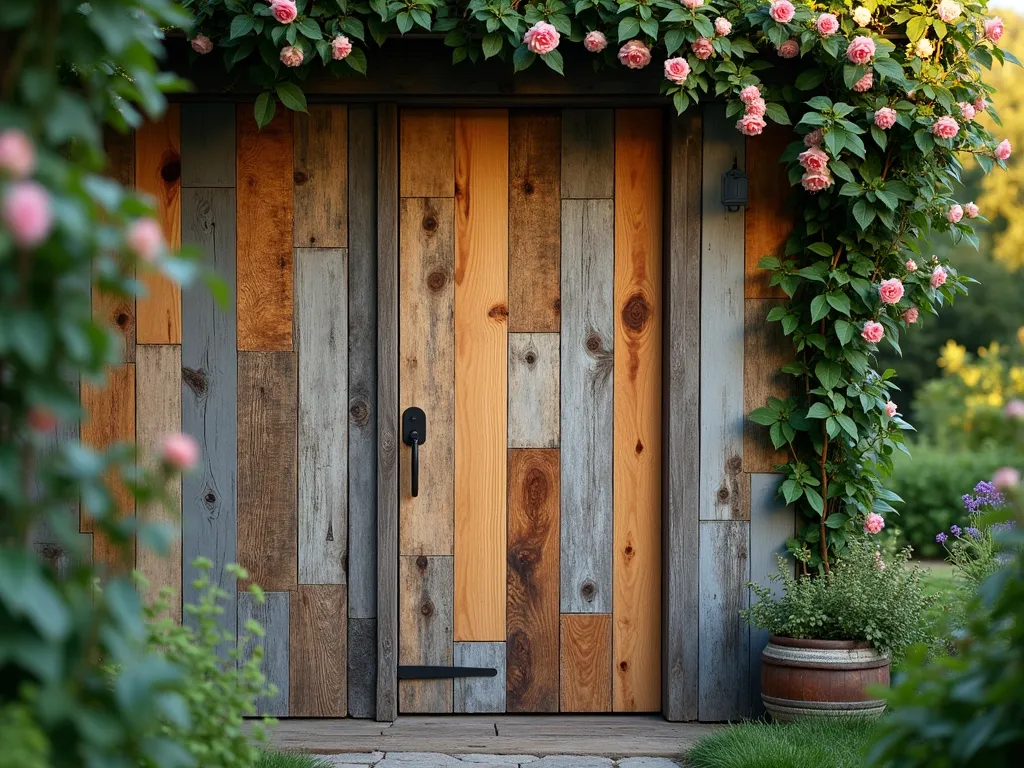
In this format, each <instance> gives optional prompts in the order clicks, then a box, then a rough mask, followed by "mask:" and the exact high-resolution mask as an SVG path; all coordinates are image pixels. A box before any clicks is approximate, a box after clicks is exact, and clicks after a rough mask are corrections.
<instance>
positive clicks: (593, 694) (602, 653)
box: [559, 613, 612, 712]
mask: <svg viewBox="0 0 1024 768" xmlns="http://www.w3.org/2000/svg"><path fill="white" fill-rule="evenodd" d="M561 627H562V648H561V664H560V666H559V670H560V673H559V675H560V680H561V697H560V700H561V704H560V710H561V711H562V712H611V711H612V617H611V615H610V614H607V613H563V614H562V620H561Z"/></svg>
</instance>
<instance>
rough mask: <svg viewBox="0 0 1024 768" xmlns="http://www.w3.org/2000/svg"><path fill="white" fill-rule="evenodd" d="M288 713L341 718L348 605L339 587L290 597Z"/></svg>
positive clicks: (305, 589)
mask: <svg viewBox="0 0 1024 768" xmlns="http://www.w3.org/2000/svg"><path fill="white" fill-rule="evenodd" d="M289 612H290V613H291V635H290V638H289V646H290V658H289V665H288V667H289V677H290V679H291V690H290V692H289V697H288V699H289V701H288V709H289V714H290V715H291V716H292V717H345V715H346V714H348V685H347V682H346V678H347V674H348V668H347V666H346V661H347V658H346V657H347V650H348V635H347V623H348V602H347V595H346V592H345V586H344V585H340V584H317V585H312V584H301V585H299V586H298V587H297V588H296V589H295V591H293V592H292V594H291V603H290V605H289Z"/></svg>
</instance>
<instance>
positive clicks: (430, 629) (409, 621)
mask: <svg viewBox="0 0 1024 768" xmlns="http://www.w3.org/2000/svg"><path fill="white" fill-rule="evenodd" d="M454 569H455V566H454V563H453V562H452V557H451V556H450V555H442V556H437V557H433V556H432V557H427V556H425V555H402V556H401V559H400V562H399V577H398V578H399V583H400V595H401V597H400V600H399V606H400V607H399V614H398V615H399V629H398V642H399V650H398V663H399V664H427V665H432V666H442V667H444V666H451V665H452V663H453V656H452V637H453V627H454V626H455V614H454V608H453V605H452V596H453V594H454V588H455V570H454ZM398 699H399V709H400V710H401V711H402V712H403V713H410V712H421V713H432V714H439V713H444V712H451V711H452V681H451V680H400V681H399V682H398Z"/></svg>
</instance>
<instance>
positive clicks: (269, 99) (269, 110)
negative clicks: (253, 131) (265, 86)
mask: <svg viewBox="0 0 1024 768" xmlns="http://www.w3.org/2000/svg"><path fill="white" fill-rule="evenodd" d="M252 111H253V115H254V116H255V118H256V125H257V127H259V128H263V127H264V126H265V125H268V124H269V123H270V121H271V120H273V119H274V112H276V111H277V102H276V101H275V100H274V96H273V94H271V93H270V92H269V91H264V92H263V93H261V94H260V95H259V96H257V97H256V103H255V105H253V110H252Z"/></svg>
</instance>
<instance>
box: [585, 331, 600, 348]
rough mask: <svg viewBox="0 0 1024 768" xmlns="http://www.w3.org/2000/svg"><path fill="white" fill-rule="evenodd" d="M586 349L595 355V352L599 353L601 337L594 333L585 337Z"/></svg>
mask: <svg viewBox="0 0 1024 768" xmlns="http://www.w3.org/2000/svg"><path fill="white" fill-rule="evenodd" d="M587 349H588V350H589V351H590V352H595V353H596V352H600V351H601V337H600V336H598V335H597V334H596V333H592V334H590V335H589V336H587Z"/></svg>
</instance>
